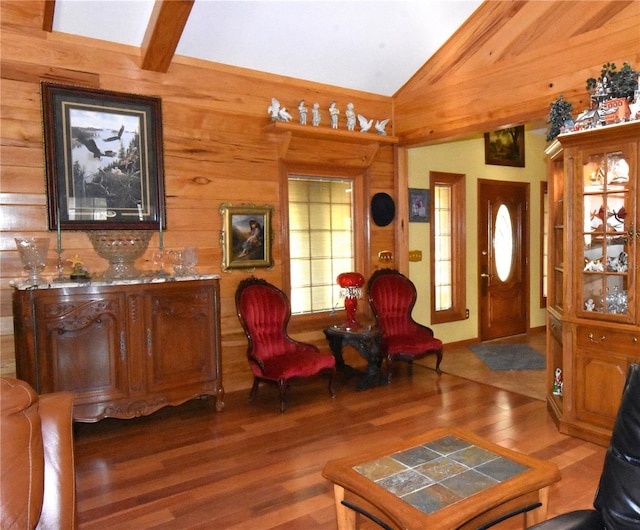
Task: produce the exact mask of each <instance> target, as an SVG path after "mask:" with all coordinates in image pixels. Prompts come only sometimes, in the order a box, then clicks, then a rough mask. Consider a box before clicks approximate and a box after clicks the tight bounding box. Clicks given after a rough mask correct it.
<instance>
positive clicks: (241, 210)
mask: <svg viewBox="0 0 640 530" xmlns="http://www.w3.org/2000/svg"><path fill="white" fill-rule="evenodd" d="M220 213H221V214H222V234H221V243H222V270H224V271H228V270H230V269H253V268H269V267H271V266H272V265H273V261H272V255H271V217H272V214H273V207H272V206H256V205H253V204H244V205H240V206H232V205H230V204H223V205H222V206H221V207H220Z"/></svg>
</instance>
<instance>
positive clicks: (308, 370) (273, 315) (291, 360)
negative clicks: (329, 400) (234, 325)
mask: <svg viewBox="0 0 640 530" xmlns="http://www.w3.org/2000/svg"><path fill="white" fill-rule="evenodd" d="M235 302H236V311H237V314H238V318H239V319H240V324H241V325H242V328H243V330H244V332H245V335H246V336H247V340H248V346H247V359H248V360H249V366H250V367H251V371H252V373H253V386H252V388H251V393H250V394H249V401H250V402H251V401H253V399H254V398H255V396H256V394H257V392H258V387H259V385H260V383H261V382H266V383H275V384H277V385H278V388H279V392H280V412H284V411H285V408H286V394H287V389H288V387H289V383H290V382H291V381H293V380H294V379H303V378H309V377H313V376H318V375H321V376H326V377H327V378H328V379H329V393H330V394H331V397H335V392H334V389H333V376H334V374H335V358H334V357H333V355H331V354H325V353H321V352H320V350H319V348H318V347H317V346H315V345H313V344H308V343H305V342H300V341H297V340H295V339H292V338H291V337H290V336H289V335H288V333H287V327H288V324H289V320H290V318H291V304H290V303H289V299H288V298H287V296H286V295H285V293H283V292H282V291H281V290H280V289H278V288H277V287H276V286H274V285H272V284H270V283H268V282H267V281H266V280H263V279H259V278H255V277H251V278H247V279H245V280H242V281H241V282H240V283H239V284H238V287H237V289H236V294H235Z"/></svg>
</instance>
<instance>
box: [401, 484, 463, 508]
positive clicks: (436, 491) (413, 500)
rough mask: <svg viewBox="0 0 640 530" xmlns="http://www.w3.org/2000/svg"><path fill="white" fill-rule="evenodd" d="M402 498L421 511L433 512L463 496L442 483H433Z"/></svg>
mask: <svg viewBox="0 0 640 530" xmlns="http://www.w3.org/2000/svg"><path fill="white" fill-rule="evenodd" d="M402 500H403V501H405V502H408V503H409V504H410V505H411V506H413V507H414V508H417V509H418V510H420V511H421V512H424V513H433V512H437V511H438V510H440V509H442V508H445V507H447V506H449V505H450V504H453V503H454V502H458V501H459V500H461V497H460V496H459V495H457V494H456V493H455V492H453V491H451V490H450V489H447V488H445V487H443V486H441V485H440V484H433V485H432V486H428V487H426V488H422V489H421V490H418V491H415V492H413V493H410V494H409V495H406V496H404V497H403V498H402Z"/></svg>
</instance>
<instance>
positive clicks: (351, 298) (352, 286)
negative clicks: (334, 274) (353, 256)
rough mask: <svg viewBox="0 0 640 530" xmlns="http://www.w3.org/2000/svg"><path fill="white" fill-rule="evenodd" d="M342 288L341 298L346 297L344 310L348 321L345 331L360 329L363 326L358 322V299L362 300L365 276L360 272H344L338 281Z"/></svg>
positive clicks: (344, 325) (345, 324)
mask: <svg viewBox="0 0 640 530" xmlns="http://www.w3.org/2000/svg"><path fill="white" fill-rule="evenodd" d="M336 281H337V282H338V285H339V286H340V296H344V308H345V310H346V312H347V320H346V321H345V323H344V324H343V327H344V328H345V329H359V328H361V327H362V326H361V325H360V323H359V322H358V321H357V320H356V310H357V309H358V298H362V286H363V285H364V276H363V275H362V274H360V273H359V272H343V273H342V274H339V275H338V278H337V279H336Z"/></svg>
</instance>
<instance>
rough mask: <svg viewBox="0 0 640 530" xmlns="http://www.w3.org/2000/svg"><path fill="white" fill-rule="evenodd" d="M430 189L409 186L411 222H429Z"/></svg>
mask: <svg viewBox="0 0 640 530" xmlns="http://www.w3.org/2000/svg"><path fill="white" fill-rule="evenodd" d="M429 198H430V196H429V190H422V189H418V188H409V222H410V223H428V222H429Z"/></svg>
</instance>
